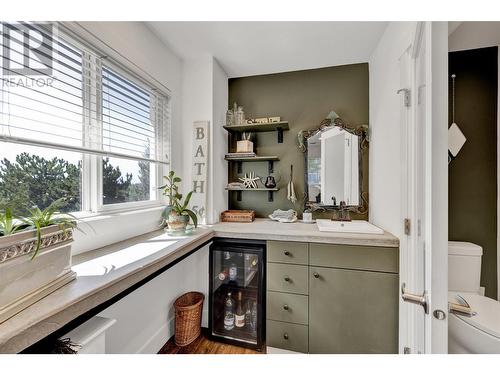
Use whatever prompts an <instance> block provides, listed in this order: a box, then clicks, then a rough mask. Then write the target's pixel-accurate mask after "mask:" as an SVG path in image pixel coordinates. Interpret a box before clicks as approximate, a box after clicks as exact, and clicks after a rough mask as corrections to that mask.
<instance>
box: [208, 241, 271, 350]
mask: <svg viewBox="0 0 500 375" xmlns="http://www.w3.org/2000/svg"><path fill="white" fill-rule="evenodd" d="M211 261H212V274H211V278H212V280H211V282H212V287H211V292H212V314H211V315H212V316H211V319H212V322H211V323H212V324H211V327H212V335H213V336H216V337H221V338H225V339H230V340H236V341H240V342H244V343H247V344H253V345H257V344H258V342H259V341H260V337H259V336H260V325H261V316H260V314H261V304H262V302H261V297H262V296H261V293H262V290H261V289H262V285H261V284H262V281H261V280H262V277H263V275H262V271H261V270H262V267H261V263H262V251H259V249H247V248H244V249H243V248H239V247H236V246H230V245H225V246H224V247H223V248H222V247H216V248H215V249H214V250H213V251H212V254H211Z"/></svg>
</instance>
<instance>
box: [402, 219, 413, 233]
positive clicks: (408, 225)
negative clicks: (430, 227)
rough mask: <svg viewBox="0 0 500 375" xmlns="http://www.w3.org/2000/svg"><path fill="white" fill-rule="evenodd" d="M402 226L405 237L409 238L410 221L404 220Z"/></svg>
mask: <svg viewBox="0 0 500 375" xmlns="http://www.w3.org/2000/svg"><path fill="white" fill-rule="evenodd" d="M404 226H405V234H406V235H407V236H409V235H410V228H411V221H410V219H408V218H406V219H405V220H404Z"/></svg>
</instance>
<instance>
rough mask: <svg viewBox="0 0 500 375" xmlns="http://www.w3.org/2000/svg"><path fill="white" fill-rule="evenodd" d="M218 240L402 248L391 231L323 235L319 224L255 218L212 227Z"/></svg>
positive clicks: (327, 233)
mask: <svg viewBox="0 0 500 375" xmlns="http://www.w3.org/2000/svg"><path fill="white" fill-rule="evenodd" d="M210 228H211V229H212V230H213V231H214V234H215V236H216V237H232V238H244V239H262V240H276V241H298V242H318V243H329V244H338V245H358V246H361V245H367V246H384V247H398V246H399V240H398V239H397V237H395V236H393V235H392V234H390V233H389V232H385V231H384V234H358V233H334V232H320V231H319V230H318V227H317V226H316V224H305V223H302V222H300V221H298V222H295V223H279V222H277V221H272V220H270V219H255V221H254V222H252V223H217V224H213V225H211V226H210Z"/></svg>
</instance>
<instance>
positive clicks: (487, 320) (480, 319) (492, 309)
mask: <svg viewBox="0 0 500 375" xmlns="http://www.w3.org/2000/svg"><path fill="white" fill-rule="evenodd" d="M457 294H459V295H460V296H462V297H463V298H464V299H465V300H466V301H467V303H468V304H469V305H470V306H471V308H472V311H475V312H476V313H477V314H476V315H474V316H471V317H468V316H463V315H459V314H454V315H455V316H456V317H457V318H459V319H461V320H463V321H464V322H465V323H467V324H470V325H472V326H474V327H475V328H477V329H479V330H481V331H484V332H486V333H489V334H490V335H493V336H495V337H497V338H499V339H500V302H498V301H496V300H494V299H491V298H488V297H485V296H481V295H479V294H473V293H461V292H450V293H449V294H448V300H449V301H450V302H454V303H457V302H458V301H457V299H456V298H455V296H456V295H457Z"/></svg>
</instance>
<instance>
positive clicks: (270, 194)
mask: <svg viewBox="0 0 500 375" xmlns="http://www.w3.org/2000/svg"><path fill="white" fill-rule="evenodd" d="M226 190H227V191H236V194H237V196H236V200H237V201H238V202H240V201H241V193H242V192H243V191H267V200H268V202H272V201H273V199H274V192H275V191H278V190H279V188H277V187H275V188H238V187H227V186H226Z"/></svg>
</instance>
